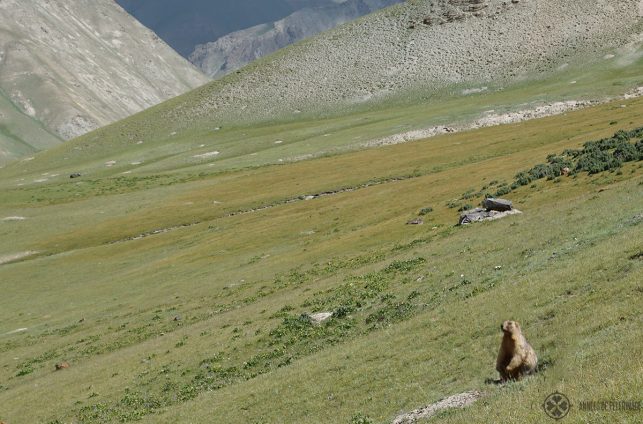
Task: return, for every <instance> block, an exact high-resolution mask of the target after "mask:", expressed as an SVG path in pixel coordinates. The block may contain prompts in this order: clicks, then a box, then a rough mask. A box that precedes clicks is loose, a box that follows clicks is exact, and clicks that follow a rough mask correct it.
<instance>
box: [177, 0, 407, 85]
mask: <svg viewBox="0 0 643 424" xmlns="http://www.w3.org/2000/svg"><path fill="white" fill-rule="evenodd" d="M400 1H401V0H347V1H344V2H341V3H340V2H338V3H333V2H330V3H329V4H325V5H321V6H319V5H316V6H315V7H309V8H305V9H301V10H298V11H296V12H295V13H293V14H292V15H289V16H287V17H285V18H284V19H281V20H279V21H276V22H271V23H263V24H261V25H256V26H254V27H251V28H247V29H244V30H240V31H235V32H233V33H231V34H228V35H225V36H224V37H221V38H219V39H218V40H216V41H214V42H210V43H207V44H200V45H198V46H196V48H195V49H194V52H192V54H191V55H190V57H189V59H190V62H192V63H193V64H195V65H196V66H197V67H199V68H200V69H201V70H202V71H203V72H204V73H205V74H207V75H209V76H211V77H213V78H217V77H220V76H223V75H226V74H228V73H230V72H232V71H235V70H237V69H239V68H241V67H243V66H244V65H246V64H247V63H249V62H252V61H253V60H256V59H258V58H260V57H263V56H265V55H267V54H270V53H272V52H274V51H276V50H278V49H280V48H283V47H285V46H287V45H290V44H293V43H295V42H297V41H300V40H302V39H304V38H307V37H310V36H312V35H315V34H318V33H320V32H323V31H326V30H328V29H331V28H334V27H336V26H337V25H340V24H343V23H345V22H348V21H352V20H354V19H356V18H358V17H360V16H363V15H366V14H369V13H372V12H374V11H376V10H378V9H381V8H383V7H386V6H390V5H392V4H395V3H399V2H400Z"/></svg>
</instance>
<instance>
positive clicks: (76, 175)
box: [69, 172, 80, 178]
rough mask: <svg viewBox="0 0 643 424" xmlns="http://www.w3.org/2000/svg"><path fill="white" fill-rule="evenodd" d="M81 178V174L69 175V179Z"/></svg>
mask: <svg viewBox="0 0 643 424" xmlns="http://www.w3.org/2000/svg"><path fill="white" fill-rule="evenodd" d="M78 177H80V173H78V172H74V173H73V174H69V178H78Z"/></svg>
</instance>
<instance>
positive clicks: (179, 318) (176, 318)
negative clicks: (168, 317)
mask: <svg viewBox="0 0 643 424" xmlns="http://www.w3.org/2000/svg"><path fill="white" fill-rule="evenodd" d="M172 321H181V315H177V316H175V317H174V318H173V319H172Z"/></svg>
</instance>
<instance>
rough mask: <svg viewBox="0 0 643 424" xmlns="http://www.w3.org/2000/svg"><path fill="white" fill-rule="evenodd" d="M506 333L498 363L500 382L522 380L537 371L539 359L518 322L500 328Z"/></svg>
mask: <svg viewBox="0 0 643 424" xmlns="http://www.w3.org/2000/svg"><path fill="white" fill-rule="evenodd" d="M500 329H501V330H502V332H503V333H504V334H503V336H502V343H501V344H500V352H499V353H498V360H497V361H496V370H498V372H499V373H500V381H501V382H503V383H504V382H505V381H507V380H520V379H521V378H522V377H523V376H525V375H530V374H533V373H534V372H535V371H536V365H537V364H538V357H537V356H536V352H535V351H534V348H533V347H531V345H530V344H529V343H527V339H525V336H523V334H522V331H521V330H520V324H518V323H517V322H516V321H505V322H503V323H502V325H501V326H500Z"/></svg>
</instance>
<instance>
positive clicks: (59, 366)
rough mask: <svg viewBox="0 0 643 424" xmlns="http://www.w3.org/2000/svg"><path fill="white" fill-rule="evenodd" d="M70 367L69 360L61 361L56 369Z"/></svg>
mask: <svg viewBox="0 0 643 424" xmlns="http://www.w3.org/2000/svg"><path fill="white" fill-rule="evenodd" d="M67 368H69V362H65V361H63V362H59V363H57V364H56V371H60V370H64V369H67Z"/></svg>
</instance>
